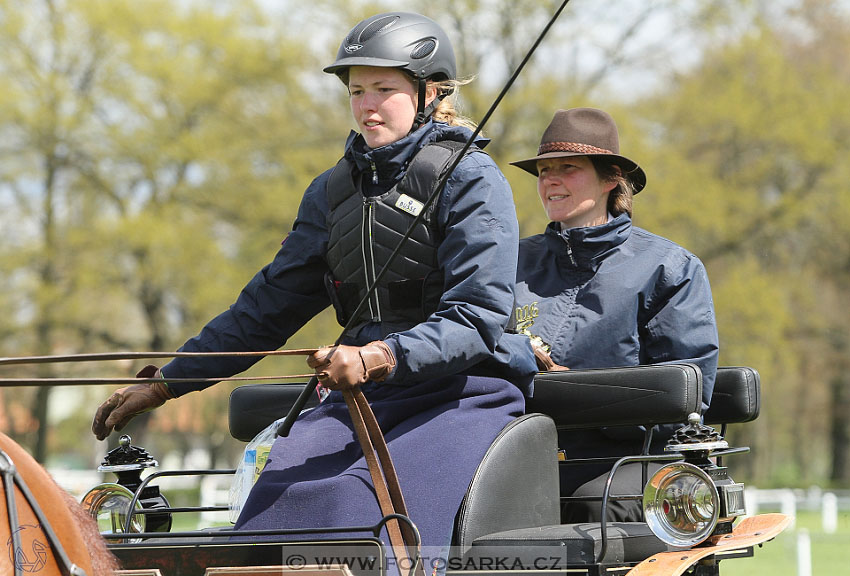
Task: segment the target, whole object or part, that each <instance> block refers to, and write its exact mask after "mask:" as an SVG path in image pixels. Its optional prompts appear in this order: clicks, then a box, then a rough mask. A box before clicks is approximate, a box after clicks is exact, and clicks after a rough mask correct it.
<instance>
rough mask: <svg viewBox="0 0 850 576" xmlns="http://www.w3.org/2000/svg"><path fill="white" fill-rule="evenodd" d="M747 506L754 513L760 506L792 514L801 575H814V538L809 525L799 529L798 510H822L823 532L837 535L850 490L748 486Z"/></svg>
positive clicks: (798, 574) (746, 490) (849, 500)
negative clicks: (839, 518)
mask: <svg viewBox="0 0 850 576" xmlns="http://www.w3.org/2000/svg"><path fill="white" fill-rule="evenodd" d="M744 505H745V506H746V509H747V514H748V515H750V516H755V515H756V514H758V513H759V509H760V508H768V509H770V510H775V509H777V508H778V509H779V511H780V512H782V513H783V514H786V515H788V516H790V517H791V527H790V530H794V532H795V536H796V542H795V547H796V551H797V576H812V538H811V535H810V534H809V531H808V530H807V529H806V528H799V529H797V528H796V522H795V521H796V518H797V512H798V511H799V510H807V511H811V512H820V517H821V529H822V530H823V532H824V533H825V534H835V533H836V531H837V530H838V515H839V511H850V490H835V491H824V490H821V489H820V488H818V487H817V486H814V487H812V488H809V489H808V490H792V489H790V488H780V489H774V490H759V489H758V488H752V487H747V488H745V489H744Z"/></svg>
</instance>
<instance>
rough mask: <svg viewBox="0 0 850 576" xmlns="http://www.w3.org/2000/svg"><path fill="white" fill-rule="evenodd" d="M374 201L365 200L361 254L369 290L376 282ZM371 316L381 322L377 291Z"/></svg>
mask: <svg viewBox="0 0 850 576" xmlns="http://www.w3.org/2000/svg"><path fill="white" fill-rule="evenodd" d="M372 212H373V210H372V201H371V199H369V198H364V199H363V226H362V230H363V238H362V242H361V243H360V246H361V253H362V255H363V274H364V275H365V277H366V288H367V289H368V287H369V286H371V285H372V284H373V283H374V282H375V276H377V273H376V272H375V253H374V251H373V250H372V220H373V218H372ZM369 315H370V316H371V318H372V321H374V322H380V321H381V307H380V305H379V302H378V292H377V290H375V291H373V292H372V296H370V297H369Z"/></svg>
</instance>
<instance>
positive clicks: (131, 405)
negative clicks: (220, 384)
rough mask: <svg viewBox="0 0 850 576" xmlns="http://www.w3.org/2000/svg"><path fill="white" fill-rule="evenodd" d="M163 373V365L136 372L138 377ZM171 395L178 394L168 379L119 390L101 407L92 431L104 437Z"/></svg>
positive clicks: (158, 375)
mask: <svg viewBox="0 0 850 576" xmlns="http://www.w3.org/2000/svg"><path fill="white" fill-rule="evenodd" d="M161 377H162V374H161V373H160V371H159V368H157V367H156V366H153V365H148V366H145V367H144V368H142V369H141V370H140V371H139V373H138V374H136V378H161ZM171 398H174V396H173V395H172V394H171V390H169V389H168V385H167V384H166V383H165V382H164V381H163V382H146V383H144V384H133V385H132V386H127V387H125V388H121V389H120V390H116V391H115V392H113V394H112V396H110V397H109V398H107V399H106V402H104V403H103V404H101V405H100V407H99V408H98V409H97V412H96V413H95V415H94V420H93V421H92V424H91V431H92V432H93V433H94V435H95V436H97V439H98V440H103V439H104V438H106V437H107V436H109V434H110V433H111V432H112V430H113V429H114V430H121V429H123V428H124V426H126V425H127V423H128V422H129V421H130V420H132V419H133V417H134V416H137V415H139V414H141V413H142V412H148V411H150V410H153V409H154V408H158V407H159V406H162V405H163V404H165V401H166V400H169V399H171Z"/></svg>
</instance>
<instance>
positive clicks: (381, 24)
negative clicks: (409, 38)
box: [359, 16, 398, 42]
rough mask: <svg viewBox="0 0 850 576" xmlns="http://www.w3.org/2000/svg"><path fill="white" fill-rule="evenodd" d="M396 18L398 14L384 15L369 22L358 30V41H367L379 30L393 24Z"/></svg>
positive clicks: (381, 30)
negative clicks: (361, 29)
mask: <svg viewBox="0 0 850 576" xmlns="http://www.w3.org/2000/svg"><path fill="white" fill-rule="evenodd" d="M397 20H398V16H386V17H384V18H379V19H377V20H375V21H374V22H370V23H369V25H368V26H366V27H365V28H364V29H363V31H362V32H360V38H359V41H360V42H368V41H369V40H370V39H371V38H372V37H373V36H375V35H376V34H378V33H379V32H383V31H384V30H385V29H387V28H389V27H390V26H392V25H393V24H395V23H396V21H397Z"/></svg>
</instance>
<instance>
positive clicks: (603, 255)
mask: <svg viewBox="0 0 850 576" xmlns="http://www.w3.org/2000/svg"><path fill="white" fill-rule="evenodd" d="M514 316H515V320H516V328H517V329H518V330H521V331H525V332H527V333H529V334H531V335H534V336H539V337H540V338H541V339H542V340H543V341H544V342H545V343H547V344H549V345H550V346H551V347H552V352H551V356H552V359H553V360H554V361H555V362H556V363H558V364H560V365H561V366H567V367H568V368H571V369H583V368H614V367H619V366H637V365H640V364H660V363H664V362H692V363H694V364H696V365H697V366H699V367H700V369H701V371H702V373H703V407H704V408H705V407H707V406H708V404H709V401H710V399H711V393H712V390H713V389H714V379H715V375H716V371H717V355H718V337H717V327H716V323H715V317H714V304H713V302H712V298H711V288H710V286H709V283H708V276H707V274H706V271H705V267H704V266H703V264H702V262H701V261H700V260H699V259H698V258H697V257H696V256H694V255H693V254H691V253H690V252H688V251H687V250H685V249H684V248H682V247H681V246H679V245H677V244H675V243H674V242H671V241H670V240H667V239H665V238H662V237H660V236H657V235H655V234H652V233H650V232H647V231H646V230H643V229H641V228H637V227H635V226H632V221H631V218H630V217H629V215H628V214H621V215H620V216H617V217H616V218H614V219H613V220H611V221H610V222H608V223H607V224H603V225H601V226H593V227H588V228H572V229H569V230H566V231H564V232H561V231H560V229H559V225H558V224H557V223H551V224H549V226H548V227H547V229H546V231H545V232H544V233H543V234H538V235H536V236H531V237H529V238H524V239H523V240H522V241H521V242H520V253H519V266H518V269H517V286H516V308H515V310H514ZM511 337H512V338H518V339H526V340H527V338H528V337H527V336H525V335H523V334H515V335H512V336H511ZM676 428H678V426H672V427H662V429H661V430H660V431H659V433H657V434H655V436H654V440H653V451H658V450H660V448H661V447H662V446H663V445H664V443H666V440H667V438H669V436H670V434H671V433H672V431H673V430H675V429H676ZM559 436H560V440H559V444H560V446H561V447H562V448H565V449H566V452H567V457H568V458H579V457H603V456H623V455H626V454H636V453H638V451H639V450H640V448H641V443H642V438H643V433H642V431H641V430H639V429H638V428H637V427H618V428H607V429H605V430H589V431H571V432H568V433H561V434H559ZM607 468H608V467H606V466H602V467H600V468H598V469H586V470H585V469H583V468H576V467H570V468H568V469H563V470H562V471H563V472H564V473H563V474H562V480H561V481H562V487H564V486H566V492H567V493H569V492H571V491H572V489H574V488H575V487H576V486H578V485H580V484H581V483H583V482H584V481H587V480H589V479H591V478H593V477H595V476H596V475H597V474H601V473H602V472H604V471H606V470H607Z"/></svg>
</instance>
